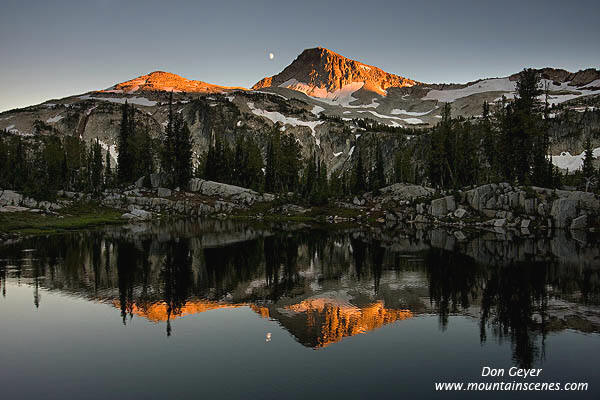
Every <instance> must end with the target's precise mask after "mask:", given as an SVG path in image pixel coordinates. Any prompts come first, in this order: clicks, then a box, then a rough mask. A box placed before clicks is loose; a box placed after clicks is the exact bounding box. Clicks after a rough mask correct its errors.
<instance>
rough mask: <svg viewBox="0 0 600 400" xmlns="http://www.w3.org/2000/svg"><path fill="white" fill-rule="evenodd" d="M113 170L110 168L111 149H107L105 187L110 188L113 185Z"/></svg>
mask: <svg viewBox="0 0 600 400" xmlns="http://www.w3.org/2000/svg"><path fill="white" fill-rule="evenodd" d="M112 179H113V177H112V170H111V168H110V151H108V150H107V151H106V161H105V163H104V187H105V188H109V187H111V186H112Z"/></svg>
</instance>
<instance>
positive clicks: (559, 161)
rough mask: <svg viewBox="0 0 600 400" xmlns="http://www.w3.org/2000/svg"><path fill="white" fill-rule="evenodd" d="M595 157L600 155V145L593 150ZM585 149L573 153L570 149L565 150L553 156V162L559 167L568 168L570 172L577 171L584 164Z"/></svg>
mask: <svg viewBox="0 0 600 400" xmlns="http://www.w3.org/2000/svg"><path fill="white" fill-rule="evenodd" d="M593 155H594V158H599V157H600V147H597V148H595V149H594V150H593ZM584 158H585V151H584V152H581V154H577V155H571V153H569V152H568V151H563V152H562V153H560V155H558V156H552V164H553V165H556V166H557V167H558V168H562V169H566V170H567V171H569V172H573V171H577V170H578V169H581V167H582V166H583V159H584Z"/></svg>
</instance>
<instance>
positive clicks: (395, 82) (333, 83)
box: [252, 47, 419, 97]
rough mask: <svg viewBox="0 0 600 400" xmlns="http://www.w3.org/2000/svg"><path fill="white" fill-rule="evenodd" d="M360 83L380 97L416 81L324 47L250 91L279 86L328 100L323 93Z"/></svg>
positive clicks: (256, 85) (303, 53) (304, 56)
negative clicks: (387, 91)
mask: <svg viewBox="0 0 600 400" xmlns="http://www.w3.org/2000/svg"><path fill="white" fill-rule="evenodd" d="M361 83H362V87H363V88H364V89H366V90H370V91H373V92H376V93H378V94H380V95H383V94H385V93H386V90H387V89H388V88H390V87H406V86H414V85H416V84H418V83H419V82H416V81H413V80H411V79H408V78H404V77H402V76H398V75H394V74H390V73H387V72H385V71H383V70H381V69H380V68H377V67H374V66H372V65H367V64H364V63H362V62H359V61H355V60H351V59H349V58H346V57H344V56H342V55H340V54H338V53H336V52H334V51H332V50H329V49H326V48H324V47H314V48H310V49H306V50H304V51H303V52H302V53H300V55H299V56H298V57H296V59H295V60H294V61H293V62H292V63H291V64H290V65H288V66H287V67H286V68H285V69H284V70H283V71H282V72H281V73H279V74H277V75H274V76H272V77H267V78H263V79H262V80H260V81H259V82H257V83H256V84H255V85H254V86H253V87H252V89H260V88H264V87H272V86H279V87H286V88H289V89H294V90H298V91H301V92H304V93H306V94H307V95H310V96H314V97H327V94H326V93H332V92H335V91H337V90H340V89H342V88H344V87H345V86H348V85H351V84H361Z"/></svg>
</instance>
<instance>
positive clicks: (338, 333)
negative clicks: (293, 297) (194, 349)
mask: <svg viewBox="0 0 600 400" xmlns="http://www.w3.org/2000/svg"><path fill="white" fill-rule="evenodd" d="M113 305H114V306H115V307H116V308H121V305H120V303H119V301H118V300H115V301H114V302H113ZM240 307H249V308H250V309H251V310H253V311H254V312H256V313H257V314H258V315H260V316H261V317H262V318H268V319H276V320H278V321H279V323H281V325H282V326H283V327H284V328H286V329H287V330H289V331H290V332H291V333H292V334H294V335H295V336H296V337H297V338H299V341H300V342H301V343H302V344H304V345H306V346H310V347H313V348H316V349H318V348H322V347H326V346H329V345H330V344H332V343H337V342H339V341H341V340H342V339H343V338H345V337H348V336H354V335H358V334H361V333H367V332H369V331H372V330H375V329H378V328H381V327H382V326H384V325H386V324H391V323H393V322H396V321H401V320H405V319H408V318H411V317H412V316H413V313H412V312H411V311H410V310H394V309H388V308H385V306H384V304H383V302H381V301H379V302H376V303H373V304H370V305H368V306H364V307H358V306H354V305H352V304H349V303H344V302H339V301H336V300H334V299H330V298H316V299H309V300H304V301H302V302H301V303H298V304H293V305H290V306H286V307H284V308H283V310H284V311H285V313H281V311H277V309H274V310H275V315H273V313H272V312H271V311H270V309H269V308H267V307H263V306H258V305H255V304H247V303H235V304H232V303H218V302H212V301H204V300H193V301H188V302H186V303H185V305H183V306H182V307H181V309H180V310H177V311H176V312H172V313H171V314H170V315H169V311H168V306H167V303H165V302H156V303H148V304H143V303H136V304H132V305H129V306H128V307H127V310H128V312H129V313H131V314H132V315H135V316H138V317H142V318H145V319H147V320H149V321H152V322H165V321H167V320H174V319H176V318H179V317H183V316H185V315H191V314H199V313H203V312H205V311H210V310H216V309H227V308H240ZM279 310H281V309H279Z"/></svg>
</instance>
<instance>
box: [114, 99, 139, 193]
mask: <svg viewBox="0 0 600 400" xmlns="http://www.w3.org/2000/svg"><path fill="white" fill-rule="evenodd" d="M134 112H135V111H134V108H133V107H131V109H130V107H129V105H128V104H127V101H125V104H123V108H122V111H121V127H120V129H119V144H118V145H119V155H118V157H117V179H118V181H119V183H121V184H123V183H130V182H131V181H132V180H133V171H134V165H133V161H134V160H133V157H132V151H131V147H130V139H131V136H132V135H133V132H134V130H135V127H134V123H135V122H134V117H133V116H134Z"/></svg>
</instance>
